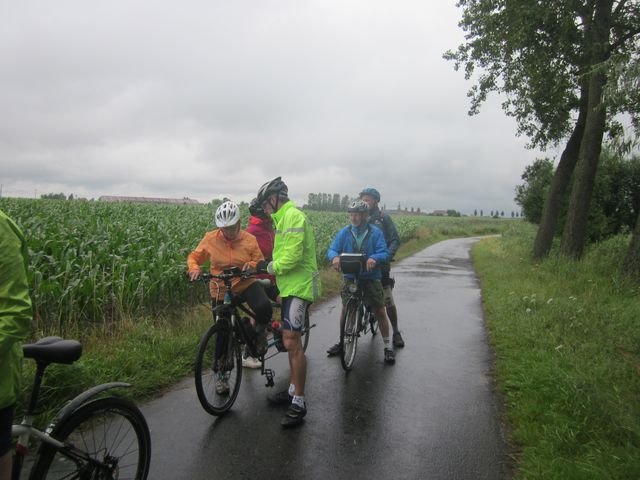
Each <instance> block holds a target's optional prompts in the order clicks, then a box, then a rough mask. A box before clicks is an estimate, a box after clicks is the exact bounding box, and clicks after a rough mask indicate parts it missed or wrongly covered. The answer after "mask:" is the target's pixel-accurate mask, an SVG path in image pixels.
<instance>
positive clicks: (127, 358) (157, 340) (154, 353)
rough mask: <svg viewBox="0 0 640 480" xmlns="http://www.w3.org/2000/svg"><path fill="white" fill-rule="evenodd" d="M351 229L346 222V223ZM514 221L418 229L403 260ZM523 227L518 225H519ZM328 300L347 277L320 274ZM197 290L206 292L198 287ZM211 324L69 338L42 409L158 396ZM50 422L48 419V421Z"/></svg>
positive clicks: (173, 322)
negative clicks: (71, 358)
mask: <svg viewBox="0 0 640 480" xmlns="http://www.w3.org/2000/svg"><path fill="white" fill-rule="evenodd" d="M345 223H346V217H345ZM513 223H516V222H514V221H511V220H504V219H500V220H497V219H489V218H486V217H483V218H469V217H467V218H436V219H433V221H431V220H430V221H429V222H428V223H426V224H425V225H423V226H421V227H420V228H418V229H417V231H416V233H415V235H414V237H413V238H412V239H410V240H409V241H408V242H405V244H404V245H402V246H401V248H400V250H399V251H398V253H397V255H396V260H401V259H403V258H406V257H407V256H410V255H412V254H413V253H416V252H418V251H420V250H422V249H424V248H426V247H427V246H429V245H431V244H434V243H436V242H438V241H440V240H443V239H445V238H452V237H464V236H476V235H485V234H491V233H499V232H500V231H502V230H503V229H505V228H507V227H508V226H509V225H511V224H513ZM517 223H519V222H517ZM321 278H322V282H323V290H324V292H323V299H326V298H331V297H332V296H334V295H337V294H338V293H339V292H340V289H341V287H342V276H341V275H340V274H339V273H337V272H335V271H333V270H331V269H328V268H325V269H323V270H322V271H321ZM192 288H196V289H197V288H203V287H202V285H201V284H194V285H192ZM210 321H211V313H210V311H209V310H208V308H207V306H206V305H203V306H199V307H194V308H190V309H185V310H183V311H179V312H172V313H165V314H163V315H162V316H158V317H155V318H149V317H146V318H136V319H124V320H122V321H121V322H120V324H119V326H118V327H117V331H116V333H110V334H105V332H103V331H101V330H98V331H95V332H87V331H82V332H75V333H73V332H70V333H67V334H65V336H66V337H67V338H79V339H81V340H82V343H83V352H84V353H83V356H82V358H81V359H80V360H79V361H78V362H76V363H75V364H73V365H52V366H50V367H49V368H48V369H47V371H46V374H45V383H44V386H43V389H42V397H41V399H42V400H41V402H40V403H41V405H42V406H46V407H47V409H48V410H49V411H55V410H56V409H57V408H58V407H59V406H60V405H61V404H62V403H63V402H64V401H65V400H68V399H70V398H72V397H73V396H74V395H76V394H78V393H80V392H81V391H83V390H85V389H87V388H89V387H91V386H94V385H97V384H99V383H106V382H112V381H122V382H129V383H131V384H133V388H131V389H127V390H113V391H112V392H114V393H119V394H123V395H126V396H129V397H132V398H135V399H138V400H141V399H145V398H149V397H152V396H154V395H157V394H158V393H159V392H162V391H163V390H164V389H166V388H167V387H169V386H171V385H172V384H174V383H175V382H176V381H178V380H179V379H181V378H183V377H185V376H188V375H190V374H191V373H192V371H193V361H194V358H195V354H196V350H197V346H198V342H199V339H200V336H201V334H202V332H203V331H204V330H205V329H206V328H207V326H208V325H209V323H210ZM33 363H34V362H32V361H30V360H25V362H24V366H25V369H24V374H23V395H22V396H23V398H22V402H21V403H24V402H25V398H26V395H27V394H28V391H29V389H30V387H31V381H32V379H33V371H34V368H33ZM45 417H46V415H45Z"/></svg>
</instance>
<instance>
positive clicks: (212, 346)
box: [195, 267, 315, 416]
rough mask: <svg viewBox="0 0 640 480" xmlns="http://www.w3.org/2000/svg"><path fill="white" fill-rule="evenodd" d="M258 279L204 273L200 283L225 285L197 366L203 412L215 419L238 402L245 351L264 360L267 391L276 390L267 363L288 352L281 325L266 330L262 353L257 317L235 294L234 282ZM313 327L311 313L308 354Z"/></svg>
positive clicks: (305, 338) (305, 339)
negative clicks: (265, 342)
mask: <svg viewBox="0 0 640 480" xmlns="http://www.w3.org/2000/svg"><path fill="white" fill-rule="evenodd" d="M254 276H255V272H249V271H241V270H240V269H239V268H237V267H233V268H228V269H224V270H223V272H222V273H220V274H209V273H203V274H202V275H201V276H200V280H202V281H203V282H204V283H205V284H208V283H209V282H210V281H211V280H212V279H217V280H221V281H222V283H223V285H224V300H223V301H222V302H218V301H216V298H215V297H213V296H212V298H211V313H212V321H213V323H212V325H211V326H210V327H209V328H208V329H207V331H206V332H205V333H204V334H203V336H202V338H201V340H200V345H199V347H198V353H197V356H196V363H195V383H196V392H197V394H198V400H199V401H200V404H201V405H202V408H204V410H205V411H206V412H208V413H209V414H211V415H216V416H219V415H223V414H224V413H226V412H227V411H228V410H229V409H230V408H231V406H232V405H233V403H234V402H235V400H236V398H237V396H238V392H239V391H240V384H241V381H242V353H243V350H244V348H245V347H246V348H247V350H248V352H249V353H250V355H251V356H253V357H255V358H257V359H258V360H260V362H261V370H260V372H261V374H262V375H264V376H265V377H266V379H267V383H266V385H265V386H266V387H273V386H274V380H273V379H274V376H275V372H274V371H273V370H272V369H270V368H265V362H266V360H268V359H269V358H272V357H273V356H275V355H277V354H278V353H280V352H286V349H285V348H284V346H283V344H282V336H281V332H280V331H279V325H278V324H279V322H277V321H274V322H272V323H271V324H270V325H267V327H266V329H267V350H266V352H265V353H261V352H259V351H258V346H257V339H256V334H255V329H254V326H253V325H252V321H251V319H253V324H256V323H257V320H256V317H255V314H254V313H253V312H252V311H251V309H249V308H248V306H246V305H245V304H244V302H243V299H242V296H241V295H237V294H235V293H234V292H233V291H232V288H231V283H232V280H233V279H234V278H251V277H254ZM257 281H259V282H262V280H257ZM273 306H274V307H275V306H278V305H277V304H273ZM313 327H315V324H314V325H310V323H309V311H308V310H307V312H306V315H305V320H304V326H303V328H302V332H301V334H302V347H303V349H304V350H305V351H306V349H307V346H308V345H309V332H310V330H311V328H313ZM273 347H275V351H274V350H273ZM269 351H271V353H269Z"/></svg>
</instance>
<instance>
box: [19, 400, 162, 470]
mask: <svg viewBox="0 0 640 480" xmlns="http://www.w3.org/2000/svg"><path fill="white" fill-rule="evenodd" d="M51 436H52V437H53V438H55V439H57V440H60V441H62V442H64V443H65V444H71V445H73V446H74V447H75V448H76V449H77V450H80V451H83V452H85V453H87V454H88V455H89V456H90V457H91V458H94V459H96V460H98V461H100V462H103V463H105V464H108V465H110V467H111V469H112V471H111V472H106V471H102V470H100V471H97V470H96V469H95V468H93V466H92V464H90V463H88V462H84V461H82V460H79V459H77V458H73V457H72V456H69V455H68V454H66V453H65V452H64V450H61V449H58V448H56V447H54V446H53V445H50V444H48V443H42V444H41V446H40V448H39V450H38V455H37V458H36V461H35V463H34V466H33V468H32V470H31V475H30V477H29V478H30V479H32V480H40V479H44V480H46V479H51V480H53V479H60V478H65V479H75V478H78V479H79V478H91V479H103V478H104V479H107V478H118V479H135V480H145V479H146V478H147V475H148V474H149V463H150V460H151V438H150V435H149V427H148V425H147V422H146V420H145V418H144V416H143V415H142V413H141V412H140V410H139V409H138V407H137V406H136V405H135V404H134V403H133V402H132V401H131V400H127V399H125V398H118V397H104V398H98V399H95V400H92V401H90V402H87V403H85V404H84V405H81V406H80V407H79V408H78V409H77V410H75V411H74V412H73V413H72V414H71V415H70V416H69V418H67V419H66V420H65V421H63V422H62V423H60V424H59V425H57V426H56V427H55V428H54V429H53V431H52V432H51Z"/></svg>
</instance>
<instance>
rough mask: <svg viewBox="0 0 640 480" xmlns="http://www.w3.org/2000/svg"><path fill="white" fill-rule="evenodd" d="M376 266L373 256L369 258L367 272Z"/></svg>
mask: <svg viewBox="0 0 640 480" xmlns="http://www.w3.org/2000/svg"><path fill="white" fill-rule="evenodd" d="M374 268H376V261H375V260H374V259H373V258H368V259H367V272H370V271H371V270H373V269H374Z"/></svg>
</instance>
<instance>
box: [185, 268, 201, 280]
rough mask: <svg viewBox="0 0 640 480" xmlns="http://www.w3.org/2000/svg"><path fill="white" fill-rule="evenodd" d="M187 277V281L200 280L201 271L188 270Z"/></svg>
mask: <svg viewBox="0 0 640 480" xmlns="http://www.w3.org/2000/svg"><path fill="white" fill-rule="evenodd" d="M187 275H188V276H189V281H190V282H194V281H196V280H198V279H199V278H200V275H202V271H201V270H200V269H197V270H189V271H188V272H187Z"/></svg>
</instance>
